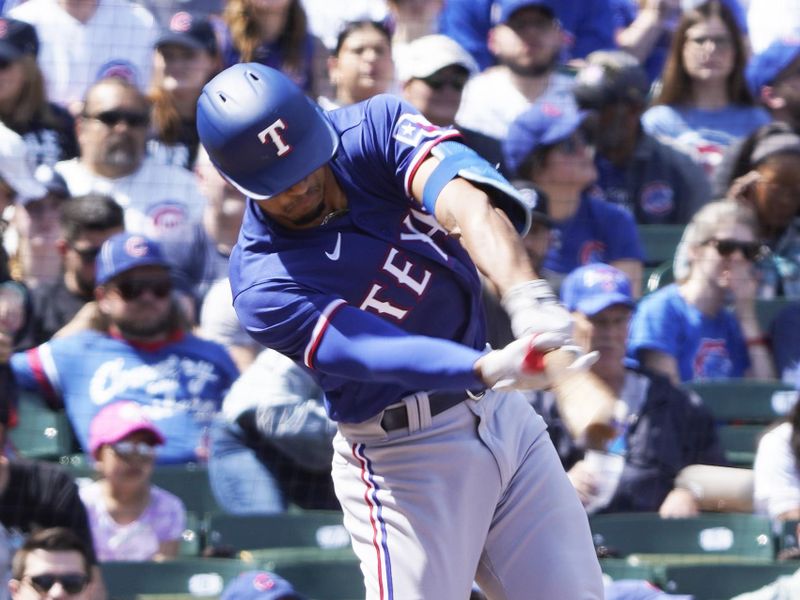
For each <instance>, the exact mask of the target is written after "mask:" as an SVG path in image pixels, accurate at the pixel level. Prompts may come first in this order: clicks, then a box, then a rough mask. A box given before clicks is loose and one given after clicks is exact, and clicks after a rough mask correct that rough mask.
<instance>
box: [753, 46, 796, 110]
mask: <svg viewBox="0 0 800 600" xmlns="http://www.w3.org/2000/svg"><path fill="white" fill-rule="evenodd" d="M798 56H800V36H791V37H784V38H780V39H777V40H775V41H774V42H772V43H771V44H770V45H769V46H767V48H766V50H762V51H761V52H759V53H758V54H755V55H754V56H753V57H752V58H751V59H750V62H749V63H748V64H747V68H746V69H745V78H746V79H747V85H748V86H749V87H750V93H751V94H753V96H755V97H756V98H758V97H759V96H760V95H761V88H762V87H764V86H765V85H770V84H771V83H772V82H773V81H775V79H777V78H778V75H780V73H781V71H783V70H784V69H785V68H786V67H788V66H789V65H790V64H792V62H793V61H794V60H795V59H796V58H797V57H798Z"/></svg>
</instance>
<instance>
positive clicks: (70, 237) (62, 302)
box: [28, 194, 123, 346]
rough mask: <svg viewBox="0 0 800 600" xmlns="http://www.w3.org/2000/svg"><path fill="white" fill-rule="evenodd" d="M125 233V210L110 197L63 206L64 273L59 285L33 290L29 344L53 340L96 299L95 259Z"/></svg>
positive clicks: (60, 244)
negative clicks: (105, 245)
mask: <svg viewBox="0 0 800 600" xmlns="http://www.w3.org/2000/svg"><path fill="white" fill-rule="evenodd" d="M122 230H123V215H122V208H120V206H119V204H117V203H116V202H114V199H113V198H111V197H109V196H103V195H100V194H87V195H85V196H79V197H78V198H73V199H71V200H70V201H69V202H67V203H65V204H64V205H63V206H62V209H61V235H60V237H59V239H58V240H57V241H56V250H57V251H58V254H59V256H60V257H61V268H62V274H61V277H60V278H59V279H58V280H57V281H56V282H54V283H52V284H49V285H44V286H39V287H37V288H34V289H33V290H32V291H31V300H32V303H33V314H32V318H31V325H30V333H29V335H30V338H29V340H30V343H29V344H28V345H31V346H35V345H38V344H42V343H44V342H46V341H47V340H49V339H50V338H51V337H52V336H53V334H54V333H55V332H56V331H58V330H59V329H61V328H62V327H63V326H64V325H66V324H67V323H68V322H69V321H70V320H71V319H72V317H74V316H75V313H77V312H78V310H79V309H80V308H81V307H82V306H83V305H84V304H86V303H87V302H89V301H91V300H92V299H94V259H95V257H96V256H97V253H98V252H99V251H100V246H101V244H102V243H103V242H105V241H106V240H107V239H108V238H110V237H111V236H112V235H114V234H115V233H120V232H121V231H122Z"/></svg>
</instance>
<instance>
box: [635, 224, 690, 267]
mask: <svg viewBox="0 0 800 600" xmlns="http://www.w3.org/2000/svg"><path fill="white" fill-rule="evenodd" d="M636 228H637V230H638V232H639V239H640V240H641V242H642V248H643V249H644V265H645V267H655V266H657V265H660V264H661V263H663V262H665V261H670V262H671V261H672V257H673V256H674V255H675V249H676V248H677V247H678V242H680V241H681V236H682V235H683V230H684V225H637V227H636Z"/></svg>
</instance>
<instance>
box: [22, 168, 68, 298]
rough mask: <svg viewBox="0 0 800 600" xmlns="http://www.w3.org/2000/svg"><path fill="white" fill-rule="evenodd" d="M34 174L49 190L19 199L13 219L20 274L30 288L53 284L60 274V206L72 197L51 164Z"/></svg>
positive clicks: (37, 169)
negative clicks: (40, 195) (58, 245)
mask: <svg viewBox="0 0 800 600" xmlns="http://www.w3.org/2000/svg"><path fill="white" fill-rule="evenodd" d="M33 176H34V178H35V179H36V181H38V182H39V183H41V184H42V185H43V186H44V188H45V190H47V193H46V194H45V195H44V196H42V197H41V198H38V199H35V200H27V201H23V202H18V203H17V205H16V206H15V208H14V217H13V219H12V222H11V225H12V227H13V232H14V234H15V235H16V237H17V239H16V242H15V244H16V248H17V251H16V257H15V258H16V262H17V268H18V269H19V273H18V277H20V278H21V279H22V280H23V281H25V284H26V285H27V286H28V287H30V288H31V289H35V288H37V287H39V286H41V285H47V284H50V283H53V282H54V281H56V280H57V279H58V277H59V275H60V273H61V270H60V269H61V261H60V259H59V255H58V250H57V248H56V242H57V240H58V238H59V235H60V227H59V218H60V215H61V208H62V206H63V205H64V203H65V202H66V201H67V200H68V199H69V197H70V195H69V190H68V189H67V184H66V182H65V181H64V178H63V177H61V175H59V174H58V173H56V172H55V170H54V169H53V167H51V166H50V165H44V164H42V165H39V166H38V167H36V171H34V174H33Z"/></svg>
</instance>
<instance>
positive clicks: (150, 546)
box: [80, 401, 186, 561]
mask: <svg viewBox="0 0 800 600" xmlns="http://www.w3.org/2000/svg"><path fill="white" fill-rule="evenodd" d="M163 444H164V436H163V435H162V433H161V432H160V431H159V430H158V429H157V428H156V426H155V425H154V424H153V423H152V421H150V419H148V418H147V417H146V416H145V414H144V411H143V409H142V407H141V406H140V405H139V404H136V403H135V402H128V401H121V402H114V403H112V404H108V405H106V406H105V407H104V408H103V409H102V410H101V411H100V412H99V413H97V415H95V417H94V418H93V419H92V423H91V425H90V426H89V451H90V452H91V455H92V458H94V460H95V461H96V462H95V469H96V470H97V471H98V472H99V473H100V479H98V480H97V481H95V482H93V483H91V484H89V485H86V486H83V487H82V488H81V489H80V495H81V500H82V501H83V503H84V505H85V506H86V511H87V513H88V515H89V524H90V525H91V528H92V538H93V539H94V547H95V548H96V549H97V558H98V559H99V560H100V561H107V560H163V559H165V558H174V557H175V556H177V555H178V548H179V546H180V537H181V533H182V532H183V530H184V528H185V527H186V508H185V507H184V505H183V502H181V500H180V499H179V498H178V497H177V496H175V495H173V494H171V493H170V492H168V491H166V490H163V489H161V488H160V487H158V486H156V485H153V484H152V483H151V482H150V478H151V476H152V474H153V464H154V461H155V456H156V452H157V448H156V447H157V446H161V445H163Z"/></svg>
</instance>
